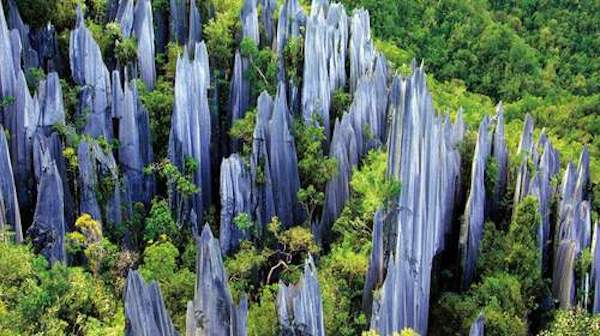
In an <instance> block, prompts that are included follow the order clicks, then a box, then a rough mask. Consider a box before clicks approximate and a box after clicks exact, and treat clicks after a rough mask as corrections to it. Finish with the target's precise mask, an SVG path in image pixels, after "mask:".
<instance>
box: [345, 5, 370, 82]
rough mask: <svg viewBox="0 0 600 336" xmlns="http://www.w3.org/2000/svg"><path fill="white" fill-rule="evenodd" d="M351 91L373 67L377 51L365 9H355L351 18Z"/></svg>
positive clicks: (349, 46) (349, 51)
mask: <svg viewBox="0 0 600 336" xmlns="http://www.w3.org/2000/svg"><path fill="white" fill-rule="evenodd" d="M348 49H349V50H348V53H349V54H350V92H354V90H355V89H356V86H357V84H358V80H359V79H360V78H361V77H362V76H363V75H365V74H366V73H368V72H369V70H370V69H371V68H372V66H373V64H374V62H375V59H376V58H377V51H376V50H375V47H374V46H373V41H372V40H371V21H370V18H369V12H367V11H366V10H364V9H359V10H356V11H354V14H353V15H352V18H351V19H350V41H349V43H348Z"/></svg>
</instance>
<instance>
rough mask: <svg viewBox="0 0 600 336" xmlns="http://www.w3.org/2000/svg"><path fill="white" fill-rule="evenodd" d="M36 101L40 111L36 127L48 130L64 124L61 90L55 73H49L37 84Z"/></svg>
mask: <svg viewBox="0 0 600 336" xmlns="http://www.w3.org/2000/svg"><path fill="white" fill-rule="evenodd" d="M37 99H38V101H39V106H40V109H39V116H38V119H37V121H36V123H35V125H36V126H38V127H44V128H50V127H52V126H54V125H64V124H65V107H64V103H63V94H62V88H61V85H60V78H59V77H58V74H57V73H56V72H51V73H49V74H48V76H47V77H46V79H45V80H42V81H40V82H39V84H38V89H37Z"/></svg>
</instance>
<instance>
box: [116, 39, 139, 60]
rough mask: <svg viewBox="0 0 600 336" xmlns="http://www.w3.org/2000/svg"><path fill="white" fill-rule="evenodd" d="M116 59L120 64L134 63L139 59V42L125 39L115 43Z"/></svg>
mask: <svg viewBox="0 0 600 336" xmlns="http://www.w3.org/2000/svg"><path fill="white" fill-rule="evenodd" d="M115 58H116V59H117V61H119V63H120V64H127V63H131V62H134V61H135V60H136V59H137V41H136V40H135V38H133V37H127V38H123V39H121V40H119V41H117V42H116V43H115Z"/></svg>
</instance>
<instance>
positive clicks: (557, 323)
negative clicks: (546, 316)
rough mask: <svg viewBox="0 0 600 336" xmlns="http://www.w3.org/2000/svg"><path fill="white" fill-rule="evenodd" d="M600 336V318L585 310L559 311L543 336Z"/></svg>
mask: <svg viewBox="0 0 600 336" xmlns="http://www.w3.org/2000/svg"><path fill="white" fill-rule="evenodd" d="M599 334H600V316H599V315H590V314H589V313H588V312H586V311H585V310H582V309H580V308H576V309H574V310H558V311H556V313H555V315H554V321H553V322H552V323H551V325H550V327H549V328H548V329H547V330H544V331H543V332H542V333H541V334H540V335H541V336H580V335H581V336H592V335H599Z"/></svg>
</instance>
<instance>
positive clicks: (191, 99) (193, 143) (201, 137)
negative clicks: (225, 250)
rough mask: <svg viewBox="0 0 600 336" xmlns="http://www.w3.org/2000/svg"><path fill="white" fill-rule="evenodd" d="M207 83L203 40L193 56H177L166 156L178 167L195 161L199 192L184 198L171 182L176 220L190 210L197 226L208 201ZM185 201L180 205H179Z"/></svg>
mask: <svg viewBox="0 0 600 336" xmlns="http://www.w3.org/2000/svg"><path fill="white" fill-rule="evenodd" d="M209 87H210V73H209V64H208V54H207V52H206V46H205V44H204V42H201V43H198V44H196V46H195V51H194V58H193V59H191V58H190V55H189V53H188V51H187V50H186V51H184V52H183V55H181V56H179V58H178V59H177V68H176V73H175V104H174V105H175V106H174V107H173V114H172V116H171V134H170V136H169V149H168V156H169V160H170V161H171V162H172V163H173V164H175V165H176V166H177V167H178V168H179V170H180V171H182V172H184V171H185V170H186V161H187V160H189V159H193V160H195V161H196V162H197V167H196V170H195V171H193V172H192V181H193V183H194V184H195V185H196V186H197V187H198V188H199V189H200V190H199V192H197V193H195V194H193V195H192V196H190V199H185V198H186V197H185V195H181V194H179V193H178V192H177V190H176V189H175V188H176V186H172V187H171V188H172V195H173V197H172V204H173V208H176V209H178V213H177V216H178V220H179V222H187V221H189V218H190V217H191V212H192V211H193V212H194V213H195V215H196V216H197V222H196V223H191V224H192V227H194V228H195V229H198V231H199V225H200V224H199V223H202V217H203V215H204V211H205V210H206V209H208V207H209V206H210V204H211V194H212V187H211V161H210V158H211V155H210V139H211V115H210V111H209V108H208V98H207V90H208V88H209ZM181 204H184V205H183V206H180V205H181Z"/></svg>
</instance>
